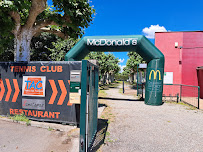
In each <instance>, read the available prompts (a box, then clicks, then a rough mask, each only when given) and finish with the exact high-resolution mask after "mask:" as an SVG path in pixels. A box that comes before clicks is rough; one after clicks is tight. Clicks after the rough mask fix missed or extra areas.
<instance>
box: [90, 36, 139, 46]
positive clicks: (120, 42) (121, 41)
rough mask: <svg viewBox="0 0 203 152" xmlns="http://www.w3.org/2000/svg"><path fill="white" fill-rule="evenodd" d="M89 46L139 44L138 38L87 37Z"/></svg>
mask: <svg viewBox="0 0 203 152" xmlns="http://www.w3.org/2000/svg"><path fill="white" fill-rule="evenodd" d="M87 45H89V46H128V45H137V39H133V38H128V39H117V40H115V39H87Z"/></svg>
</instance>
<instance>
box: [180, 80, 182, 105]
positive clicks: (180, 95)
mask: <svg viewBox="0 0 203 152" xmlns="http://www.w3.org/2000/svg"><path fill="white" fill-rule="evenodd" d="M181 97H182V84H180V102H181Z"/></svg>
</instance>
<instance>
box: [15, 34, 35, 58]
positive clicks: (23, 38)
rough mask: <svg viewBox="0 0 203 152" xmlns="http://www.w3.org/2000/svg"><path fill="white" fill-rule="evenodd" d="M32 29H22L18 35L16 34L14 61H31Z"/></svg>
mask: <svg viewBox="0 0 203 152" xmlns="http://www.w3.org/2000/svg"><path fill="white" fill-rule="evenodd" d="M32 37H33V35H32V33H31V32H30V30H24V31H21V33H20V34H19V35H18V36H15V41H14V61H17V62H19V61H30V43H31V40H32Z"/></svg>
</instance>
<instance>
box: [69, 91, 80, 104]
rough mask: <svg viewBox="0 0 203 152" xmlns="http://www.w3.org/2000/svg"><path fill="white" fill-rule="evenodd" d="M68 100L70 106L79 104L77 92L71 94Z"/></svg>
mask: <svg viewBox="0 0 203 152" xmlns="http://www.w3.org/2000/svg"><path fill="white" fill-rule="evenodd" d="M69 98H70V103H72V104H80V102H81V98H80V94H79V93H78V92H74V93H73V92H71V93H70V96H69Z"/></svg>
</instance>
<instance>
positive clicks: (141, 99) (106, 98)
mask: <svg viewBox="0 0 203 152" xmlns="http://www.w3.org/2000/svg"><path fill="white" fill-rule="evenodd" d="M98 99H105V100H120V101H144V99H143V98H140V99H123V98H109V97H99V98H98Z"/></svg>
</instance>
